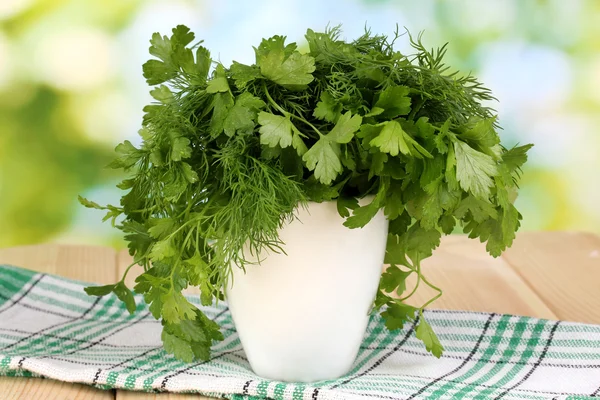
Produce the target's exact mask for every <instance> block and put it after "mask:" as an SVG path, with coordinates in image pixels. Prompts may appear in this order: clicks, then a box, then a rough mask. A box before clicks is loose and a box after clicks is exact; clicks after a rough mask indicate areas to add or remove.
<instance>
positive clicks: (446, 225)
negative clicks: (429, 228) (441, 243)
mask: <svg viewBox="0 0 600 400" xmlns="http://www.w3.org/2000/svg"><path fill="white" fill-rule="evenodd" d="M455 226H456V218H454V216H452V215H444V216H442V218H441V219H440V227H441V228H442V232H444V233H445V234H446V235H450V234H451V233H452V232H454V227H455Z"/></svg>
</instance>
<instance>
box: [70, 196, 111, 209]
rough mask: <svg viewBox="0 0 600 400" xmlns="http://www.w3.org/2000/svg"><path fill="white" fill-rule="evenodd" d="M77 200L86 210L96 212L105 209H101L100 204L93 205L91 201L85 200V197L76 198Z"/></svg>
mask: <svg viewBox="0 0 600 400" xmlns="http://www.w3.org/2000/svg"><path fill="white" fill-rule="evenodd" d="M77 199H78V200H79V202H80V203H81V205H83V206H84V207H86V208H94V209H96V210H106V207H102V206H101V205H100V204H98V203H95V202H93V201H91V200H88V199H86V198H85V197H81V196H77Z"/></svg>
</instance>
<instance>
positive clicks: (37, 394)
mask: <svg viewBox="0 0 600 400" xmlns="http://www.w3.org/2000/svg"><path fill="white" fill-rule="evenodd" d="M115 256H116V254H115V251H114V250H112V249H108V248H103V247H93V246H61V245H36V246H24V247H16V248H11V249H3V250H0V263H2V264H12V265H16V266H20V267H23V268H28V269H32V270H35V271H39V272H45V273H50V274H56V275H60V276H64V277H67V278H72V279H80V280H84V281H88V282H97V283H111V282H114V281H115V279H116V261H115V258H116V257H115ZM7 394H8V398H9V399H57V400H59V399H73V400H75V399H77V400H96V399H98V400H100V399H102V400H109V399H114V398H115V392H114V391H111V390H99V389H96V388H93V387H90V386H85V385H78V384H72V383H67V382H59V381H54V380H50V379H40V378H7V377H1V378H0V398H2V399H4V398H6V397H4V396H6V395H7Z"/></svg>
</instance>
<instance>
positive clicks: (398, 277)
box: [379, 265, 413, 295]
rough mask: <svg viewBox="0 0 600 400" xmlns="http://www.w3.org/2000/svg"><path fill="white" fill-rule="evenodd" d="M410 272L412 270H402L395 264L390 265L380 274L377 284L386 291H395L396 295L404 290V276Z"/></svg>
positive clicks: (407, 275) (406, 276)
mask: <svg viewBox="0 0 600 400" xmlns="http://www.w3.org/2000/svg"><path fill="white" fill-rule="evenodd" d="M412 273H413V271H403V270H401V269H400V268H398V267H396V266H395V265H390V266H389V267H388V268H387V269H386V270H385V272H384V273H383V274H382V275H381V283H380V284H379V285H380V287H381V289H383V290H385V291H386V292H388V293H392V292H394V291H395V292H396V294H397V295H401V294H402V293H404V291H405V290H406V278H408V277H409V276H410V274H412Z"/></svg>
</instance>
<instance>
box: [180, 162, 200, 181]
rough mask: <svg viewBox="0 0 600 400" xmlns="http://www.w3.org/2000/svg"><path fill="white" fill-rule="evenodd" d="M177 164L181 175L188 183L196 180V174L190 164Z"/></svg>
mask: <svg viewBox="0 0 600 400" xmlns="http://www.w3.org/2000/svg"><path fill="white" fill-rule="evenodd" d="M179 166H180V167H181V170H182V173H183V176H184V177H185V179H186V180H187V181H188V182H189V183H195V182H198V174H197V173H196V171H194V170H193V169H192V166H191V165H190V164H188V163H185V162H182V163H180V164H179Z"/></svg>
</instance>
